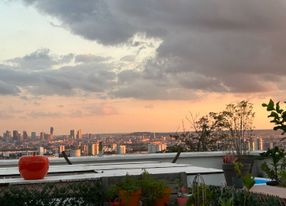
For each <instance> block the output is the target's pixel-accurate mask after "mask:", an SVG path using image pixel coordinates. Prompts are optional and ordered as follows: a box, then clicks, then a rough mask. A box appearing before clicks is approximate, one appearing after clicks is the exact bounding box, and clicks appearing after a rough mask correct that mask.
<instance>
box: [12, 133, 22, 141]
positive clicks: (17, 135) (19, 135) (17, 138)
mask: <svg viewBox="0 0 286 206" xmlns="http://www.w3.org/2000/svg"><path fill="white" fill-rule="evenodd" d="M13 141H14V142H16V143H19V142H20V141H21V134H20V133H19V132H18V131H17V130H13Z"/></svg>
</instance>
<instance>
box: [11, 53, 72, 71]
mask: <svg viewBox="0 0 286 206" xmlns="http://www.w3.org/2000/svg"><path fill="white" fill-rule="evenodd" d="M72 59H73V54H68V55H63V56H52V55H51V54H50V50H49V49H39V50H37V51H35V52H33V53H31V54H28V55H26V56H24V57H17V58H14V59H9V60H8V61H7V62H8V63H10V64H13V65H16V66H17V68H18V69H22V70H45V69H49V68H50V67H52V66H54V65H57V64H64V63H69V62H70V61H71V60H72Z"/></svg>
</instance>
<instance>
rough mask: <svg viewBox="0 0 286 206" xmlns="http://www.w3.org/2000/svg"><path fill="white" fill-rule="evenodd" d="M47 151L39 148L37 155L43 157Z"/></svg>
mask: <svg viewBox="0 0 286 206" xmlns="http://www.w3.org/2000/svg"><path fill="white" fill-rule="evenodd" d="M46 152H47V150H46V149H45V148H44V147H39V155H44V154H45V153H46Z"/></svg>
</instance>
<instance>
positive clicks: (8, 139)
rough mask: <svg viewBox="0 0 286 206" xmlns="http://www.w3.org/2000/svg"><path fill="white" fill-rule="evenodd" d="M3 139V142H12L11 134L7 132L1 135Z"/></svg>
mask: <svg viewBox="0 0 286 206" xmlns="http://www.w3.org/2000/svg"><path fill="white" fill-rule="evenodd" d="M3 137H4V141H5V142H11V141H12V134H11V132H10V131H8V130H7V131H6V132H5V133H4V134H3Z"/></svg>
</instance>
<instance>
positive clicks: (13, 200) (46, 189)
mask: <svg viewBox="0 0 286 206" xmlns="http://www.w3.org/2000/svg"><path fill="white" fill-rule="evenodd" d="M104 196H105V194H104V190H103V189H102V185H101V183H100V182H99V181H89V182H77V183H75V182H72V183H62V184H45V185H44V186H41V185H28V186H23V185H17V186H7V187H5V188H1V192H0V203H1V206H15V205H17V206H46V205H47V206H59V205H60V206H69V205H87V206H89V205H96V206H101V205H102V204H103V202H104Z"/></svg>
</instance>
